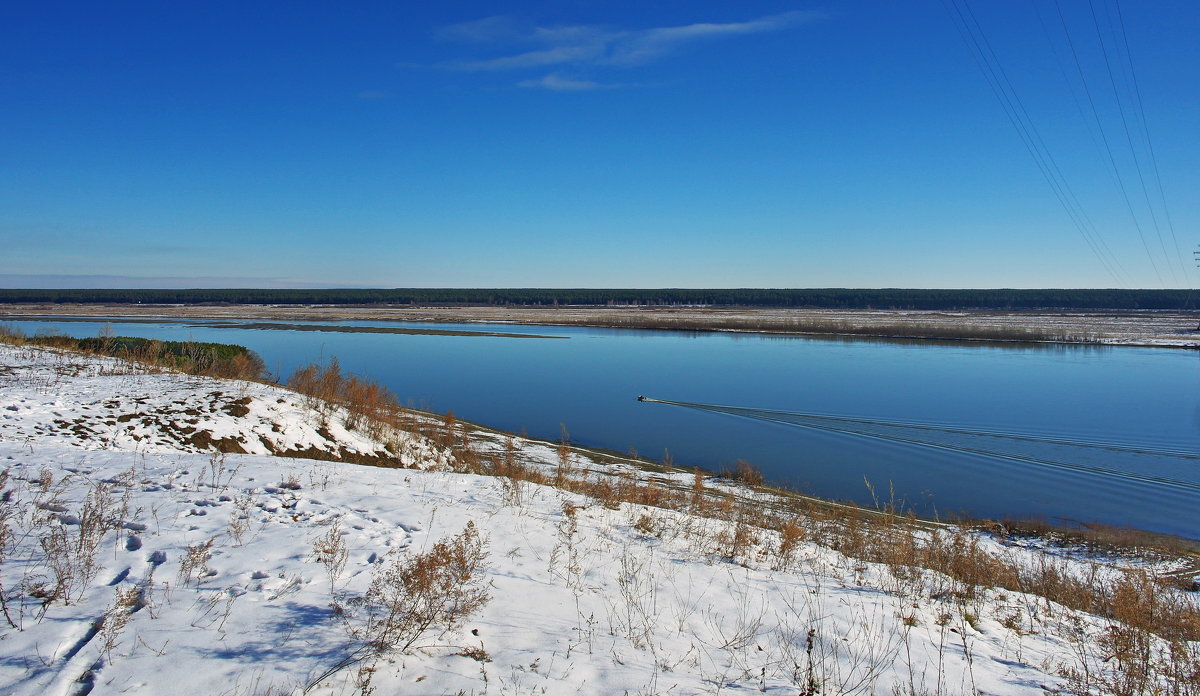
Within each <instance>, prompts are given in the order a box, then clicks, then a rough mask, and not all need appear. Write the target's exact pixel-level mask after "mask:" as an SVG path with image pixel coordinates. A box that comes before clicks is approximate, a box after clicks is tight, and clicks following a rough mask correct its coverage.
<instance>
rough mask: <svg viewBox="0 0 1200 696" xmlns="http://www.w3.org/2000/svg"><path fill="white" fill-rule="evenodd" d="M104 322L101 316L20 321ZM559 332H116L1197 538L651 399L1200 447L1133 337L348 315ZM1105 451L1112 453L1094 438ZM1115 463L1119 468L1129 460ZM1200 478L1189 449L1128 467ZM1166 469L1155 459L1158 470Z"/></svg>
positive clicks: (970, 502)
mask: <svg viewBox="0 0 1200 696" xmlns="http://www.w3.org/2000/svg"><path fill="white" fill-rule="evenodd" d="M11 323H13V324H15V325H16V326H17V327H19V328H21V329H22V330H24V331H26V332H27V333H31V334H32V333H37V332H39V331H61V332H63V333H66V334H69V335H73V336H95V335H97V333H98V331H99V329H100V326H101V324H102V321H98V322H61V323H58V322H50V323H48V322H28V321H15V322H11ZM342 323H343V324H345V325H354V324H361V325H387V326H407V327H413V328H439V329H454V328H461V329H466V330H476V331H479V330H497V331H505V332H510V333H530V334H543V335H554V336H564V337H567V338H566V340H561V339H536V338H529V339H515V338H499V337H456V336H406V335H387V334H337V333H321V332H300V331H289V330H248V329H239V328H214V327H212V326H210V325H208V324H207V323H205V322H179V323H168V324H139V323H121V322H120V321H119V320H113V321H112V325H113V328H114V330H115V332H116V333H117V334H118V335H130V336H144V337H157V338H163V339H174V340H186V339H189V338H191V339H194V340H200V341H216V342H225V343H239V344H242V345H245V346H248V347H250V348H252V349H254V350H256V351H258V353H259V354H261V355H262V356H263V359H264V361H265V362H266V364H267V366H268V367H269V368H270V369H271V370H273V371H274V372H276V373H277V374H281V375H284V376H286V375H287V374H289V373H290V372H291V371H292V370H294V369H295V368H296V367H297V366H299V365H302V364H304V363H307V362H310V361H316V360H320V359H322V358H327V357H329V356H337V357H338V359H339V360H340V361H341V364H342V366H343V368H344V369H346V370H348V371H351V372H355V373H358V374H360V375H363V376H366V377H369V378H372V379H376V380H378V381H380V382H382V383H384V384H386V385H387V386H389V387H390V388H391V389H393V390H394V391H395V392H396V393H397V394H399V395H400V397H401V400H402V401H405V402H409V403H411V404H413V405H417V406H421V407H425V408H431V409H434V410H438V411H446V410H453V411H454V412H455V414H457V415H458V416H459V417H460V418H464V419H467V420H470V421H475V422H478V423H482V424H485V425H489V426H493V427H497V428H502V429H505V430H510V431H521V430H525V431H527V432H528V433H529V434H530V435H533V436H536V437H544V438H550V439H556V438H557V437H558V436H559V433H560V429H561V427H563V426H564V425H565V427H566V428H567V429H568V430H569V432H570V435H571V438H572V440H573V441H575V442H577V443H579V444H583V445H588V446H595V447H604V448H608V449H612V450H617V451H621V452H626V451H629V450H630V449H634V450H636V451H637V452H638V453H639V454H640V455H641V456H643V457H645V458H650V459H660V458H662V456H663V454H664V451H668V450H669V452H670V454H671V456H672V458H673V459H674V460H675V461H676V463H679V464H683V465H687V466H692V465H695V466H700V467H703V468H706V469H713V470H719V469H721V468H723V467H730V466H732V464H733V463H734V462H735V461H736V460H737V459H746V460H747V461H749V462H751V463H752V464H754V465H756V466H758V467H759V468H760V469H762V470H763V472H764V473H765V474H766V475H767V477H768V479H770V480H772V481H774V482H776V483H781V484H786V485H789V486H792V487H795V488H797V489H800V490H803V491H805V492H810V493H814V494H817V495H821V496H824V497H830V498H840V499H850V500H855V501H858V502H870V500H871V496H870V493H869V492H868V490H867V487H866V485H865V483H864V481H870V482H871V483H872V484H873V485H874V488H875V489H876V491H877V492H878V493H877V494H878V495H879V496H880V497H882V498H887V497H889V496H890V493H887V491H889V488H890V489H894V491H895V494H896V496H897V497H899V498H901V499H903V500H905V501H907V502H908V503H909V504H910V505H912V506H913V507H915V508H916V509H917V510H918V512H920V513H923V514H935V513H936V514H939V515H941V516H953V515H956V514H960V513H969V514H971V515H974V516H981V517H994V518H1003V517H1043V518H1046V519H1051V520H1076V521H1100V522H1104V523H1107V524H1114V525H1129V526H1136V527H1141V528H1146V529H1152V530H1157V531H1164V532H1171V533H1176V534H1182V535H1186V536H1191V537H1200V526H1198V525H1197V524H1196V523H1195V512H1196V510H1197V509H1198V504H1200V493H1198V492H1196V491H1192V490H1180V489H1177V488H1174V487H1169V486H1162V485H1157V484H1153V483H1146V482H1136V481H1129V480H1121V479H1114V478H1112V477H1108V476H1103V475H1100V476H1097V475H1094V474H1089V473H1087V472H1077V471H1067V470H1062V469H1057V468H1054V467H1047V466H1041V465H1038V464H1036V463H1028V462H1018V461H1013V460H1010V459H1000V458H996V457H989V456H979V455H970V454H964V453H961V452H955V451H945V450H938V449H933V448H929V447H922V446H917V445H909V444H903V443H899V442H893V441H886V440H877V439H871V438H864V437H860V436H856V435H849V434H841V433H832V432H821V431H814V430H809V429H804V428H798V427H794V426H787V425H781V424H775V423H768V422H764V421H760V420H752V419H746V418H739V417H735V416H729V415H724V414H717V413H709V412H703V411H698V410H694V409H688V408H681V407H677V406H668V405H662V404H649V403H639V402H637V401H635V398H634V397H635V396H637V395H638V394H646V395H648V396H651V397H655V398H661V399H669V400H674V401H692V402H700V403H707V404H725V405H733V406H746V407H751V408H761V409H777V410H784V411H799V412H806V413H818V414H830V415H840V416H852V417H861V418H868V419H879V420H891V421H901V420H902V421H916V422H923V423H936V424H941V425H948V426H953V427H958V428H966V429H971V430H986V431H1004V432H1010V433H1022V434H1028V435H1034V436H1040V437H1053V438H1061V439H1067V440H1092V441H1095V440H1099V441H1116V442H1120V443H1123V444H1126V445H1132V446H1143V447H1151V448H1156V449H1172V450H1179V451H1183V452H1190V453H1200V354H1197V353H1196V352H1194V351H1184V350H1168V349H1141V348H1098V347H1064V346H1051V347H1036V346H1013V345H1005V346H1000V345H995V344H992V345H975V344H965V343H950V342H946V343H932V342H927V343H897V342H881V341H861V340H853V341H841V340H824V339H811V338H779V337H767V336H753V335H730V334H705V333H686V332H666V331H618V330H608V329H589V328H564V327H546V326H510V325H502V326H501V325H497V326H483V325H478V324H471V325H456V324H426V323H386V324H380V323H378V322H375V323H372V322H342ZM1086 454H1087V456H1088V457H1089V458H1090V459H1089V463H1091V464H1099V465H1101V466H1103V465H1104V458H1105V454H1104V452H1102V451H1101V452H1095V451H1092V452H1088V453H1086ZM1122 466H1126V467H1128V466H1129V464H1128V463H1127V462H1126V463H1124V464H1122ZM1134 466H1138V467H1144V470H1143V471H1139V472H1138V473H1141V474H1146V475H1154V476H1160V475H1165V476H1169V477H1171V478H1175V479H1180V480H1185V481H1195V482H1200V471H1198V470H1197V469H1200V462H1195V461H1186V460H1185V461H1175V462H1168V463H1166V464H1164V463H1163V462H1162V461H1159V460H1157V459H1155V458H1147V459H1146V461H1144V462H1135V463H1134ZM1164 468H1165V470H1164Z"/></svg>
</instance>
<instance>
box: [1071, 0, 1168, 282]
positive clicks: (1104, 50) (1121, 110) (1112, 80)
mask: <svg viewBox="0 0 1200 696" xmlns="http://www.w3.org/2000/svg"><path fill="white" fill-rule="evenodd" d="M1056 1H1057V0H1056ZM1088 8H1089V9H1090V10H1091V14H1092V26H1094V27H1095V28H1096V38H1097V40H1098V41H1099V42H1100V52H1101V54H1103V56H1104V66H1105V68H1107V70H1108V81H1109V84H1110V85H1111V86H1112V91H1113V97H1114V98H1115V99H1116V101H1117V113H1118V114H1120V116H1121V125H1122V126H1123V127H1124V129H1125V141H1126V142H1127V143H1128V144H1129V153H1130V154H1131V155H1132V156H1133V166H1134V168H1135V169H1136V171H1137V175H1138V180H1139V181H1141V183H1142V192H1143V193H1144V194H1145V196H1146V202H1147V203H1149V202H1150V194H1149V193H1148V192H1147V191H1146V180H1145V178H1144V177H1143V176H1142V165H1141V163H1140V162H1139V160H1138V156H1137V149H1136V148H1134V146H1133V136H1132V135H1131V134H1130V131H1129V121H1128V119H1126V118H1125V106H1124V104H1123V103H1122V102H1121V91H1120V90H1119V89H1117V80H1116V77H1115V76H1114V75H1113V68H1112V62H1111V61H1110V60H1109V57H1108V45H1107V44H1106V43H1105V42H1104V32H1102V31H1101V30H1100V20H1099V18H1098V17H1097V16H1096V5H1095V3H1094V2H1093V0H1088ZM1110 154H1111V152H1110ZM1113 166H1114V167H1116V162H1115V161H1114V162H1113ZM1119 176H1120V175H1119V174H1118V177H1119ZM1121 196H1122V197H1123V198H1124V199H1125V206H1126V207H1127V208H1128V209H1129V216H1130V218H1132V220H1133V226H1134V228H1136V229H1137V233H1138V236H1140V237H1141V238H1142V246H1143V247H1144V248H1145V250H1146V256H1147V258H1149V259H1150V266H1151V267H1152V268H1153V269H1154V275H1155V276H1157V277H1158V284H1159V285H1162V286H1164V287H1165V286H1166V283H1164V282H1163V277H1162V273H1160V272H1159V270H1158V262H1156V261H1155V260H1154V254H1153V253H1152V252H1151V251H1150V244H1149V243H1148V242H1147V241H1146V233H1145V231H1144V230H1142V224H1141V222H1140V221H1139V220H1138V217H1137V215H1136V214H1135V213H1134V211H1133V203H1132V202H1131V201H1130V200H1129V193H1128V192H1127V191H1126V189H1125V184H1124V182H1123V181H1122V183H1121ZM1150 219H1151V220H1152V221H1153V223H1154V228H1155V230H1156V231H1157V230H1158V218H1157V217H1156V216H1155V215H1154V209H1153V207H1151V209H1150ZM1158 241H1159V244H1160V245H1161V246H1162V248H1163V253H1164V255H1165V254H1166V245H1165V244H1163V243H1162V241H1163V240H1162V232H1161V231H1159V234H1158ZM1173 272H1174V271H1172V273H1173Z"/></svg>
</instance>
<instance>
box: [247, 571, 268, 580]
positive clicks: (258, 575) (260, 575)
mask: <svg viewBox="0 0 1200 696" xmlns="http://www.w3.org/2000/svg"><path fill="white" fill-rule="evenodd" d="M269 577H271V574H270V573H265V572H263V571H261V570H256V571H254V572H253V573H250V579H251V580H266V579H267V578H269Z"/></svg>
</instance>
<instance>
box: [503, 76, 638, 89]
mask: <svg viewBox="0 0 1200 696" xmlns="http://www.w3.org/2000/svg"><path fill="white" fill-rule="evenodd" d="M517 86H518V87H527V88H528V87H532V88H540V89H549V90H553V91H555V92H584V91H588V90H594V89H615V88H617V87H624V86H625V85H621V84H601V83H599V82H593V81H591V80H575V79H572V78H569V77H564V76H562V75H560V74H559V73H550V74H549V75H546V76H545V77H540V78H538V79H536V80H523V81H521V82H518V83H517Z"/></svg>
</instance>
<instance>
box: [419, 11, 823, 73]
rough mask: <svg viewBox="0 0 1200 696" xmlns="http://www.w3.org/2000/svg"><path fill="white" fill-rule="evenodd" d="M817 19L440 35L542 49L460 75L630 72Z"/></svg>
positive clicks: (459, 66) (494, 27) (457, 30)
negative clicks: (699, 45)
mask: <svg viewBox="0 0 1200 696" xmlns="http://www.w3.org/2000/svg"><path fill="white" fill-rule="evenodd" d="M821 16H823V15H821V14H820V13H817V12H807V11H794V12H785V13H782V14H777V15H770V16H767V17H761V18H758V19H754V20H750V21H746V22H727V23H712V22H700V23H695V24H686V25H680V26H674V27H658V28H653V29H637V30H622V29H611V28H606V27H600V26H591V25H567V26H556V27H536V28H534V29H532V30H529V29H525V30H521V29H519V28H517V27H516V26H515V24H514V23H513V22H512V21H511V20H509V19H508V18H505V17H488V18H485V19H481V20H477V21H475V22H466V23H463V24H457V25H453V26H451V27H446V28H444V29H442V30H441V31H440V32H439V33H438V35H439V37H441V38H443V39H446V40H455V41H462V42H467V43H479V44H492V43H501V42H503V43H535V44H542V45H543V47H542V48H537V49H534V50H530V51H523V52H520V53H514V54H511V55H506V56H501V57H498V58H489V59H486V60H474V61H459V62H456V63H451V64H450V65H449V66H448V67H451V68H453V69H456V70H465V71H503V70H518V69H525V68H538V67H549V66H555V65H576V66H584V65H596V66H615V67H633V66H637V65H645V64H647V63H650V62H653V61H655V60H658V59H660V58H662V57H664V56H666V55H669V54H670V53H673V52H675V51H677V50H679V49H681V48H683V47H684V46H686V45H688V44H691V43H695V42H698V41H703V40H710V39H719V38H725V37H733V36H745V35H750V34H761V33H766V32H773V31H781V30H784V29H788V28H791V27H794V26H796V25H799V24H802V23H806V22H810V21H813V20H815V19H818V18H820V17H821Z"/></svg>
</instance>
